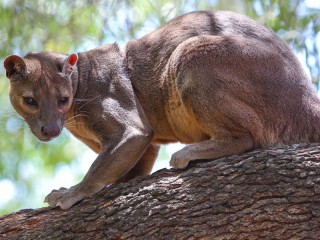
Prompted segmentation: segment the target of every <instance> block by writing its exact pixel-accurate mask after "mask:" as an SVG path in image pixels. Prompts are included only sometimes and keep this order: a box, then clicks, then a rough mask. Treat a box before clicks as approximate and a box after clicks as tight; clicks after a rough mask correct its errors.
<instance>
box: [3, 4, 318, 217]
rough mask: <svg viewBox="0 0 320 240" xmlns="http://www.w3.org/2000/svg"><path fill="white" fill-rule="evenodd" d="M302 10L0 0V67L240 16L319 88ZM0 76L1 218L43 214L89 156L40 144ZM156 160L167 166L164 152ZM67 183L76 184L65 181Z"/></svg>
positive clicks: (312, 22) (313, 19)
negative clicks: (266, 32) (281, 47)
mask: <svg viewBox="0 0 320 240" xmlns="http://www.w3.org/2000/svg"><path fill="white" fill-rule="evenodd" d="M307 2H311V1H306V2H304V1H299V0H296V1H293V0H292V1H286V0H278V1H277V0H266V1H262V0H261V1H258V0H246V1H237V0H207V1H201V0H182V1H178V0H173V1H172V0H171V1H169V0H148V1H139V0H131V1H129V0H128V1H124V0H118V1H108V0H76V1H62V0H52V1H44V0H12V1H10V0H2V1H1V2H0V21H1V28H0V36H1V37H0V59H4V58H5V57H6V56H7V55H10V54H12V53H13V54H19V55H24V54H26V53H27V52H30V51H31V52H32V51H43V50H45V51H55V52H65V53H71V52H73V51H84V50H88V49H91V48H94V47H97V46H99V45H101V44H104V43H111V42H115V41H117V42H118V43H119V44H120V45H122V46H124V45H125V43H126V42H127V41H128V40H129V39H132V38H139V37H141V36H143V35H144V34H146V33H148V32H150V31H152V30H154V29H155V28H157V27H159V26H160V25H161V24H163V23H164V22H166V21H168V20H170V19H172V18H173V17H175V16H177V15H180V14H183V13H186V12H190V11H194V10H200V9H211V10H214V9H215V10H217V9H224V10H232V11H236V12H240V13H244V14H246V15H249V16H251V17H253V18H254V19H256V20H257V21H259V22H261V23H264V24H266V25H267V26H269V27H270V28H272V29H273V30H274V31H275V32H277V34H278V35H279V36H280V37H281V38H283V39H284V40H285V41H287V42H288V43H289V44H290V45H291V46H292V47H293V48H294V49H295V50H296V52H297V53H298V54H299V56H300V58H301V59H302V61H304V62H305V65H306V66H307V67H308V69H309V72H310V76H311V77H312V80H313V81H314V82H315V83H319V75H320V74H319V71H320V65H319V47H320V46H319V45H320V44H319V42H320V36H319V34H318V32H319V30H320V17H319V16H320V14H319V7H318V8H312V7H310V5H307ZM315 2H316V1H315ZM0 71H1V72H0V73H1V76H0V103H1V104H0V139H1V140H0V195H1V199H0V214H5V213H8V212H11V211H14V210H17V209H20V208H25V207H39V206H41V203H40V201H42V199H43V197H44V196H45V195H46V194H47V193H49V192H50V191H51V188H52V187H60V186H59V185H58V186H57V185H53V183H52V181H50V179H51V180H52V179H53V180H54V181H57V179H59V180H60V181H58V182H59V183H58V184H66V185H65V186H66V187H67V185H72V184H74V183H75V182H77V181H79V179H81V177H82V176H83V174H84V173H85V172H86V170H87V168H88V165H86V166H83V165H84V162H83V161H82V160H83V159H84V158H89V159H90V160H91V161H92V160H93V159H94V155H92V154H90V153H88V151H87V150H86V147H84V146H83V145H82V144H80V143H79V142H78V141H76V140H74V139H73V138H70V137H69V134H68V133H64V134H63V136H62V137H60V139H59V140H55V141H54V142H53V143H50V144H40V143H38V142H37V140H35V138H34V137H33V136H32V135H31V133H30V132H29V130H28V128H27V127H26V124H25V123H24V122H23V120H21V119H20V118H19V117H18V116H17V115H16V114H15V113H14V111H13V109H12V108H11V107H10V103H9V100H8V96H7V89H8V82H7V80H6V79H5V72H4V69H3V68H2V67H1V68H0ZM160 155H161V156H160V157H162V158H165V159H166V160H168V158H169V155H168V154H167V152H166V151H165V149H164V150H163V151H162V152H161V154H160ZM89 162H90V161H89ZM70 175H76V177H74V178H71V179H70ZM69 180H70V181H69ZM10 189H11V192H10V191H9V190H10Z"/></svg>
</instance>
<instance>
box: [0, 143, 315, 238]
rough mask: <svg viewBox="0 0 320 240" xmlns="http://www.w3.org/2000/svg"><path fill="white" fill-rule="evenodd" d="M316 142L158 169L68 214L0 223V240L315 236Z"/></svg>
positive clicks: (20, 215) (22, 216)
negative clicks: (185, 167) (176, 167)
mask: <svg viewBox="0 0 320 240" xmlns="http://www.w3.org/2000/svg"><path fill="white" fill-rule="evenodd" d="M319 183H320V145H318V144H312V145H293V146H290V147H287V146H286V147H278V148H270V149H266V150H257V151H253V152H249V153H247V154H243V155H241V156H233V157H228V158H221V159H218V160H215V161H211V162H204V161H203V162H197V163H192V164H191V166H190V167H189V168H188V169H186V170H184V171H181V170H180V171H175V170H161V171H158V172H157V173H155V174H152V175H151V176H149V177H146V178H137V179H135V180H133V181H130V182H128V183H123V184H118V185H114V186H109V187H107V188H105V189H104V190H103V191H102V192H100V193H98V194H96V195H94V196H93V197H92V198H90V199H87V200H85V201H82V202H81V203H79V204H77V205H76V206H74V207H72V208H71V209H69V210H68V211H61V210H60V209H58V208H55V209H50V208H43V209H36V210H22V211H19V212H17V213H13V214H10V215H7V216H4V217H1V218H0V239H47V238H50V239H286V240H287V239H320V184H319Z"/></svg>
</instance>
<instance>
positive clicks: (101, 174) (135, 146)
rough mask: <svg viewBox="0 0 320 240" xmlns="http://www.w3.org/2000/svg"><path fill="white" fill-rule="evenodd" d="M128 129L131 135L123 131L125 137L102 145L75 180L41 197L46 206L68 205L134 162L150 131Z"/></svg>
mask: <svg viewBox="0 0 320 240" xmlns="http://www.w3.org/2000/svg"><path fill="white" fill-rule="evenodd" d="M130 133H132V135H131V136H130V134H123V135H125V136H126V139H120V140H119V141H118V143H117V144H115V145H114V146H112V147H111V146H105V149H104V151H102V152H101V153H100V154H99V156H98V157H97V159H96V160H95V161H94V162H93V164H92V165H91V167H90V169H89V171H88V172H87V174H86V176H85V177H84V179H83V180H82V181H81V182H80V183H79V184H77V185H75V186H73V187H71V188H69V189H66V188H60V189H59V190H53V191H52V192H51V193H50V194H49V195H48V196H47V197H46V198H45V202H47V203H48V204H49V206H50V207H55V206H60V207H61V208H62V209H68V208H70V207H71V206H72V205H74V204H75V203H77V202H78V201H80V200H82V199H84V198H86V197H90V196H92V195H93V194H94V193H97V192H99V191H100V190H101V189H102V188H103V187H104V186H106V185H108V184H111V183H114V182H116V181H117V180H118V179H120V178H121V177H122V176H124V175H125V174H126V173H128V172H129V171H130V170H131V169H132V168H133V167H134V166H135V165H136V164H137V162H138V161H139V159H140V157H141V155H142V154H143V152H144V151H145V149H146V148H147V147H148V145H149V144H150V141H151V138H152V134H148V133H147V134H145V133H139V134H138V133H137V131H130Z"/></svg>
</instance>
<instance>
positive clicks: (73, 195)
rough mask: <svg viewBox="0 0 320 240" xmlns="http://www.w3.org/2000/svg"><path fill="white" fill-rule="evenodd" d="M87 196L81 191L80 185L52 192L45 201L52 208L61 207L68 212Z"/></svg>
mask: <svg viewBox="0 0 320 240" xmlns="http://www.w3.org/2000/svg"><path fill="white" fill-rule="evenodd" d="M86 196H87V194H84V193H83V192H82V191H80V189H79V188H78V185H75V186H73V187H71V188H69V189H67V188H60V189H59V190H52V192H51V193H50V194H49V195H48V196H46V198H45V199H44V201H45V202H47V203H48V204H49V206H50V207H56V206H59V207H61V209H63V210H66V209H69V208H70V207H72V206H73V205H74V204H75V203H77V202H79V201H80V200H82V199H83V198H85V197H86Z"/></svg>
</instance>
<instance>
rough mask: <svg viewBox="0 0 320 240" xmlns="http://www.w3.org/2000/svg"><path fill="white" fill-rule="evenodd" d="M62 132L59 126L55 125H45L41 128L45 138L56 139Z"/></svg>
mask: <svg viewBox="0 0 320 240" xmlns="http://www.w3.org/2000/svg"><path fill="white" fill-rule="evenodd" d="M60 132H61V128H60V127H59V126H58V125H55V124H49V125H44V126H42V127H41V135H42V136H43V137H44V138H48V139H51V138H54V137H57V136H59V134H60Z"/></svg>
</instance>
